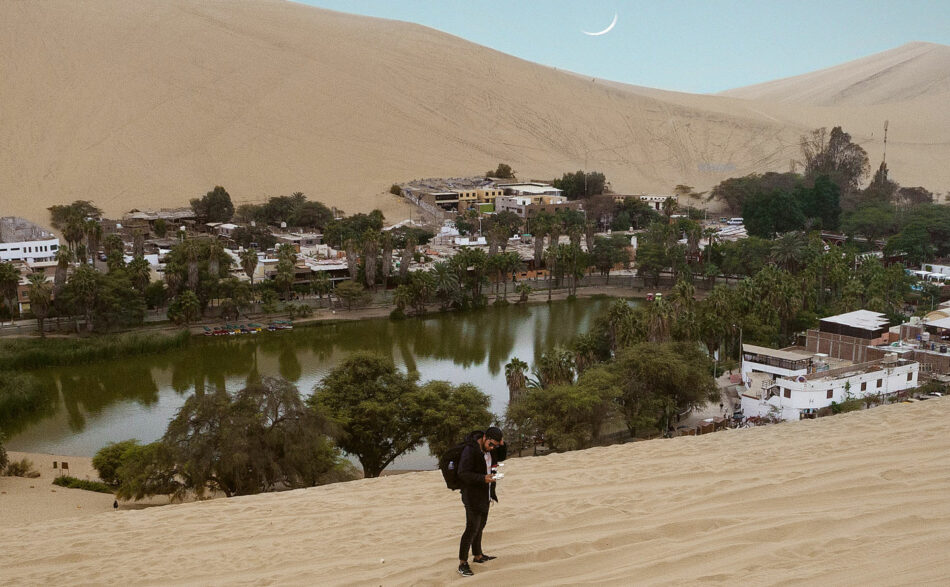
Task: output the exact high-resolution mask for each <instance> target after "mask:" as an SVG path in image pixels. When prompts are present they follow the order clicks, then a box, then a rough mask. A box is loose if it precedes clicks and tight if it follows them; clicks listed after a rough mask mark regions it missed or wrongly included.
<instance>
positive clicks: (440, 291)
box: [432, 261, 461, 310]
mask: <svg viewBox="0 0 950 587" xmlns="http://www.w3.org/2000/svg"><path fill="white" fill-rule="evenodd" d="M432 277H433V278H434V279H435V295H436V296H438V297H439V301H440V302H441V304H442V309H443V310H444V309H446V308H448V307H449V304H451V303H452V301H453V300H455V299H457V297H458V294H459V290H460V289H461V288H460V285H459V278H458V275H457V274H456V273H455V272H454V271H453V270H452V266H451V265H449V263H448V262H447V261H439V262H438V263H436V264H435V265H434V266H433V267H432Z"/></svg>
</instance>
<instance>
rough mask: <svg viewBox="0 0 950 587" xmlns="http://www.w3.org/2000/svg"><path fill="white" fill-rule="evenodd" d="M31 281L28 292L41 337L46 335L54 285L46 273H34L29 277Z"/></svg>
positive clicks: (31, 309)
mask: <svg viewBox="0 0 950 587" xmlns="http://www.w3.org/2000/svg"><path fill="white" fill-rule="evenodd" d="M27 279H28V280H29V282H30V286H29V290H28V294H29V296H30V311H31V312H32V313H33V316H35V317H36V325H37V328H38V329H39V331H40V337H44V336H46V329H45V328H44V322H45V321H46V317H47V316H49V312H50V307H51V305H52V296H53V287H52V286H51V285H50V284H49V283H47V281H46V274H45V273H33V274H32V275H30V276H29V277H28V278H27Z"/></svg>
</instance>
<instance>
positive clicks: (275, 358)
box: [6, 299, 610, 469]
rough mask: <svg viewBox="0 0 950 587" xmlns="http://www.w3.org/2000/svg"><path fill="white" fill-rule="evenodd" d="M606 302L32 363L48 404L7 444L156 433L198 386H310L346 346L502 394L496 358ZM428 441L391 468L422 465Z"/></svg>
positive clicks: (531, 348) (94, 446)
mask: <svg viewBox="0 0 950 587" xmlns="http://www.w3.org/2000/svg"><path fill="white" fill-rule="evenodd" d="M609 303H610V300H606V299H586V300H584V299H582V300H575V301H570V302H568V301H561V302H554V303H552V304H550V305H549V304H533V305H528V306H515V305H511V306H507V307H502V308H486V309H484V310H479V311H474V312H465V313H446V314H436V315H432V316H429V317H426V318H412V319H408V320H403V321H390V320H388V319H374V320H363V321H353V322H338V323H334V324H318V325H316V326H312V327H306V328H297V329H295V330H293V331H282V332H272V333H261V334H257V335H243V336H229V337H202V338H201V339H200V340H196V341H195V343H194V344H192V345H190V346H189V347H188V348H187V349H183V350H176V351H172V352H167V353H162V354H158V355H149V356H139V357H132V358H129V359H123V360H117V361H109V362H104V363H96V364H90V365H82V366H77V367H57V368H51V369H45V370H41V371H35V372H34V374H36V375H37V376H38V377H39V378H40V379H41V381H42V382H43V383H44V384H45V385H46V386H47V389H48V390H49V394H50V396H49V397H50V398H51V401H50V402H49V403H50V408H49V410H48V411H47V412H45V413H42V414H39V415H37V416H36V417H34V418H33V419H31V420H28V421H22V422H17V423H16V424H14V426H13V427H10V428H8V429H7V431H6V432H7V437H8V441H7V443H6V446H7V448H8V449H9V450H16V451H25V452H39V453H51V454H61V455H78V456H91V455H93V454H95V452H96V451H97V450H99V449H100V448H101V447H103V446H104V445H106V444H107V443H109V442H113V441H119V440H125V439H128V438H137V439H138V440H140V441H142V442H151V441H153V440H156V439H158V438H159V437H161V435H162V434H163V433H164V432H165V428H166V426H167V425H168V421H169V420H170V419H171V418H172V417H174V415H175V412H176V411H177V410H178V408H180V407H181V405H182V404H183V403H184V401H185V399H187V398H188V397H189V396H190V395H191V394H192V393H194V392H195V390H196V389H209V388H214V387H221V386H223V387H225V388H226V389H228V390H229V391H236V390H238V389H240V388H241V387H242V386H243V385H244V384H245V382H246V380H247V378H248V375H250V374H252V373H254V372H257V373H259V374H260V375H262V376H272V377H273V376H281V377H284V378H286V379H288V380H289V381H292V382H293V383H294V384H295V385H296V386H297V387H298V388H299V389H300V391H301V392H302V393H303V394H305V395H309V394H310V393H311V391H312V390H313V387H314V385H316V384H317V383H319V381H320V379H321V378H322V377H323V376H324V375H326V373H327V372H328V371H329V370H330V369H332V368H333V367H335V366H336V365H337V364H339V363H340V362H341V361H342V360H343V359H344V358H345V357H346V356H348V355H349V354H350V353H353V352H355V351H361V350H368V351H374V352H378V353H382V354H384V355H387V356H389V357H391V358H392V359H393V361H394V362H395V363H396V364H397V365H398V366H399V367H400V368H403V369H414V370H416V371H418V372H419V374H420V377H421V380H422V381H428V380H432V379H444V380H448V381H451V382H453V383H462V382H469V383H474V384H475V385H477V386H478V387H479V389H481V390H482V391H484V392H486V393H488V394H489V395H490V396H491V397H492V406H491V408H492V411H493V412H495V413H496V414H499V415H500V414H503V413H504V411H505V405H506V404H507V402H508V388H507V386H506V384H505V364H506V363H507V362H508V361H509V360H511V358H512V357H518V358H520V359H521V360H523V361H525V362H527V363H528V364H529V365H532V366H533V365H534V363H535V362H536V361H537V359H538V357H540V355H541V353H542V352H544V351H545V350H547V349H549V348H551V347H553V346H555V345H557V344H566V343H567V342H568V341H569V340H570V339H571V338H572V337H573V336H574V335H575V334H577V333H580V332H585V331H586V330H587V329H588V328H589V327H590V325H591V324H592V323H593V320H594V318H595V317H596V316H597V315H598V314H599V313H600V312H602V311H603V310H605V309H606V308H607V306H608V305H609ZM433 463H434V460H433V459H432V457H430V456H429V455H428V451H426V450H419V451H416V452H415V453H413V454H410V455H407V456H405V457H403V458H402V459H400V460H397V461H396V462H395V463H394V464H393V466H392V467H391V468H395V469H406V468H431V467H432V466H434V465H433Z"/></svg>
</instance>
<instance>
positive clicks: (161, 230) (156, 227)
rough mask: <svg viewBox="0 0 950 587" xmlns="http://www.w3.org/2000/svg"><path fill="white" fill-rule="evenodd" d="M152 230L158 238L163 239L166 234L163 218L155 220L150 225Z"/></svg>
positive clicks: (166, 227) (166, 224) (165, 224)
mask: <svg viewBox="0 0 950 587" xmlns="http://www.w3.org/2000/svg"><path fill="white" fill-rule="evenodd" d="M152 230H153V231H154V232H155V236H157V237H158V238H165V235H166V234H168V223H166V222H165V219H164V218H156V219H155V221H154V222H153V223H152Z"/></svg>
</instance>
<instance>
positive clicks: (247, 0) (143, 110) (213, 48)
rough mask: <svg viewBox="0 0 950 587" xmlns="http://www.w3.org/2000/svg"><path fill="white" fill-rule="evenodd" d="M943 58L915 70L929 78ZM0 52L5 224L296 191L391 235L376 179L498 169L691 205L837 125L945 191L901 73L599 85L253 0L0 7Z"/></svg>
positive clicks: (915, 100) (940, 167)
mask: <svg viewBox="0 0 950 587" xmlns="http://www.w3.org/2000/svg"><path fill="white" fill-rule="evenodd" d="M941 47H942V46H941ZM945 53H946V51H943V52H941V51H936V52H934V56H931V58H930V61H928V62H927V63H928V66H927V68H926V70H925V72H924V73H927V74H933V75H938V74H939V75H944V74H946V72H947V71H948V70H950V58H948V57H947V56H946V55H945ZM0 56H2V57H0V73H2V75H0V95H2V96H3V97H4V99H3V100H2V101H0V128H3V129H4V141H2V142H0V197H2V203H3V205H2V208H3V210H2V213H3V214H19V215H24V216H27V217H30V218H33V219H35V220H38V221H40V222H45V221H46V220H47V213H46V211H45V208H46V207H47V206H49V205H51V204H54V203H61V202H64V201H70V200H72V199H76V198H81V199H92V200H94V201H95V202H96V203H97V204H99V205H100V206H102V207H103V208H105V210H106V212H107V213H109V214H111V215H120V214H122V213H123V212H125V211H127V210H129V209H130V208H133V207H139V208H143V207H152V208H154V207H160V206H180V205H186V204H187V202H188V200H189V198H192V197H196V196H198V195H201V194H203V193H204V192H205V191H207V190H208V189H210V188H211V187H212V186H214V185H215V184H221V185H224V186H226V187H227V188H228V190H229V191H230V193H231V195H232V197H233V199H234V200H236V201H237V202H238V203H240V202H246V201H260V200H262V199H263V198H265V197H267V196H271V195H277V194H287V193H291V192H293V191H298V190H299V191H303V192H305V193H306V194H307V195H308V196H310V197H312V198H315V199H319V200H322V201H324V202H325V203H327V204H330V205H337V206H339V207H342V208H343V209H344V210H345V211H347V212H349V213H352V212H357V211H365V210H369V209H371V208H373V207H380V208H382V209H383V211H384V212H385V213H386V214H387V217H389V218H390V219H392V220H398V219H399V218H400V217H402V216H404V215H405V214H406V209H405V207H404V206H403V204H402V203H401V202H400V201H399V200H398V199H396V198H395V197H393V196H390V195H387V194H386V193H385V192H386V190H387V189H388V187H389V186H390V185H391V184H392V183H393V182H401V181H407V180H411V179H413V178H418V177H433V176H457V175H464V174H473V173H481V172H484V171H485V170H486V169H488V168H490V167H493V166H494V165H496V164H497V163H498V162H499V161H507V162H509V163H511V164H512V165H513V166H514V168H515V169H517V170H518V171H520V172H521V175H522V176H524V177H537V178H550V177H554V176H556V175H560V173H562V172H564V171H565V170H571V169H579V168H582V167H583V166H584V165H585V162H586V164H587V166H588V168H591V169H598V170H602V171H604V172H605V173H606V175H607V176H608V178H609V179H610V180H611V181H612V185H613V188H614V189H615V190H616V191H618V192H639V191H660V192H667V191H669V190H670V189H672V187H673V186H674V185H676V184H678V183H687V184H690V185H693V186H696V187H697V189H700V190H703V189H708V188H709V187H710V186H712V185H714V184H715V183H717V182H718V181H720V180H721V179H723V178H724V177H728V176H736V175H744V174H747V173H750V172H764V171H768V170H778V171H785V170H787V169H788V167H789V162H790V160H791V159H794V158H797V157H798V138H799V136H800V135H801V134H802V133H803V132H805V131H807V130H809V129H812V128H815V127H817V126H829V125H834V124H843V125H844V126H845V128H846V130H848V132H850V133H851V134H852V135H853V136H854V137H855V140H857V141H858V142H860V143H861V144H862V145H864V146H865V148H866V149H867V150H868V152H869V154H870V156H871V159H872V161H877V160H879V158H880V151H881V147H882V143H881V141H880V133H881V128H882V125H883V121H884V120H886V119H889V120H890V122H891V134H890V136H889V139H890V141H889V142H890V143H891V144H890V145H889V147H890V149H889V152H888V163H889V165H890V168H891V170H892V175H893V177H895V178H896V179H897V180H898V181H900V182H901V183H902V184H903V185H917V184H921V185H925V186H927V187H929V188H930V189H932V190H937V191H945V190H948V189H950V169H948V168H947V166H946V165H945V164H944V163H945V161H946V160H947V158H948V156H950V116H948V115H947V114H946V108H943V107H941V106H942V105H943V103H944V102H945V95H944V94H934V95H931V94H928V93H926V92H925V93H924V94H923V95H922V94H921V93H920V92H917V91H916V90H913V88H917V87H918V86H919V83H920V76H918V75H917V74H915V73H914V72H915V71H916V70H915V69H914V67H910V66H909V67H902V68H899V69H900V72H901V73H900V74H895V75H888V76H885V77H883V78H881V79H880V80H878V81H876V82H875V84H874V85H873V87H872V88H870V89H868V90H867V91H868V92H871V94H873V96H875V98H874V99H871V100H869V104H868V105H855V104H853V103H848V104H843V105H840V106H814V105H809V104H800V103H782V104H779V103H776V102H774V101H770V100H746V99H740V98H732V97H724V96H704V95H692V94H683V93H677V92H666V91H662V90H652V89H650V88H642V87H636V86H630V85H626V84H617V83H613V82H606V81H604V80H597V79H591V78H589V77H586V76H581V75H576V74H571V73H567V72H563V71H557V70H555V69H552V68H549V67H544V66H540V65H537V64H533V63H530V62H526V61H523V60H521V59H518V58H515V57H512V56H509V55H505V54H502V53H499V52H497V51H494V50H491V49H489V48H486V47H482V46H479V45H476V44H473V43H470V42H467V41H464V40H462V39H459V38H457V37H453V36H450V35H447V34H444V33H441V32H438V31H434V30H432V29H427V28H425V27H421V26H418V25H412V24H407V23H400V22H394V21H386V20H381V19H374V18H366V17H359V16H352V15H345V14H341V13H335V12H330V11H325V10H319V9H316V8H312V7H309V6H304V5H300V4H295V3H292V2H257V1H251V0H231V1H228V2H196V1H194V0H168V1H166V0H139V1H136V2H126V1H125V0H89V1H88V2H82V3H77V2H71V1H68V0H51V1H49V2H0ZM637 58H651V59H661V58H662V56H637ZM874 63H879V64H880V65H881V66H882V67H883V66H884V65H885V64H884V62H883V61H881V60H877V61H874ZM888 63H889V62H888ZM842 67H844V66H842ZM848 67H850V66H848ZM862 67H863V68H862V69H860V71H857V73H855V76H857V77H859V78H861V79H864V78H867V77H868V76H873V75H874V74H875V71H876V70H874V69H873V68H871V67H864V66H862ZM862 76H863V77H862ZM837 77H842V78H843V77H847V76H843V75H839V76H837ZM852 77H854V76H852ZM849 79H850V78H849ZM941 79H942V78H941ZM833 81H834V80H830V81H828V80H826V81H825V82H822V83H821V84H817V85H816V84H815V83H810V85H809V87H817V88H818V90H819V91H824V90H822V88H825V87H826V86H827V88H829V89H828V91H832V90H833V89H834V87H836V86H834V83H832V82H833ZM908 88H910V89H908ZM872 90H873V91H872ZM871 94H869V95H871ZM882 96H884V97H887V99H886V100H883V101H882V100H878V98H879V97H882Z"/></svg>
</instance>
